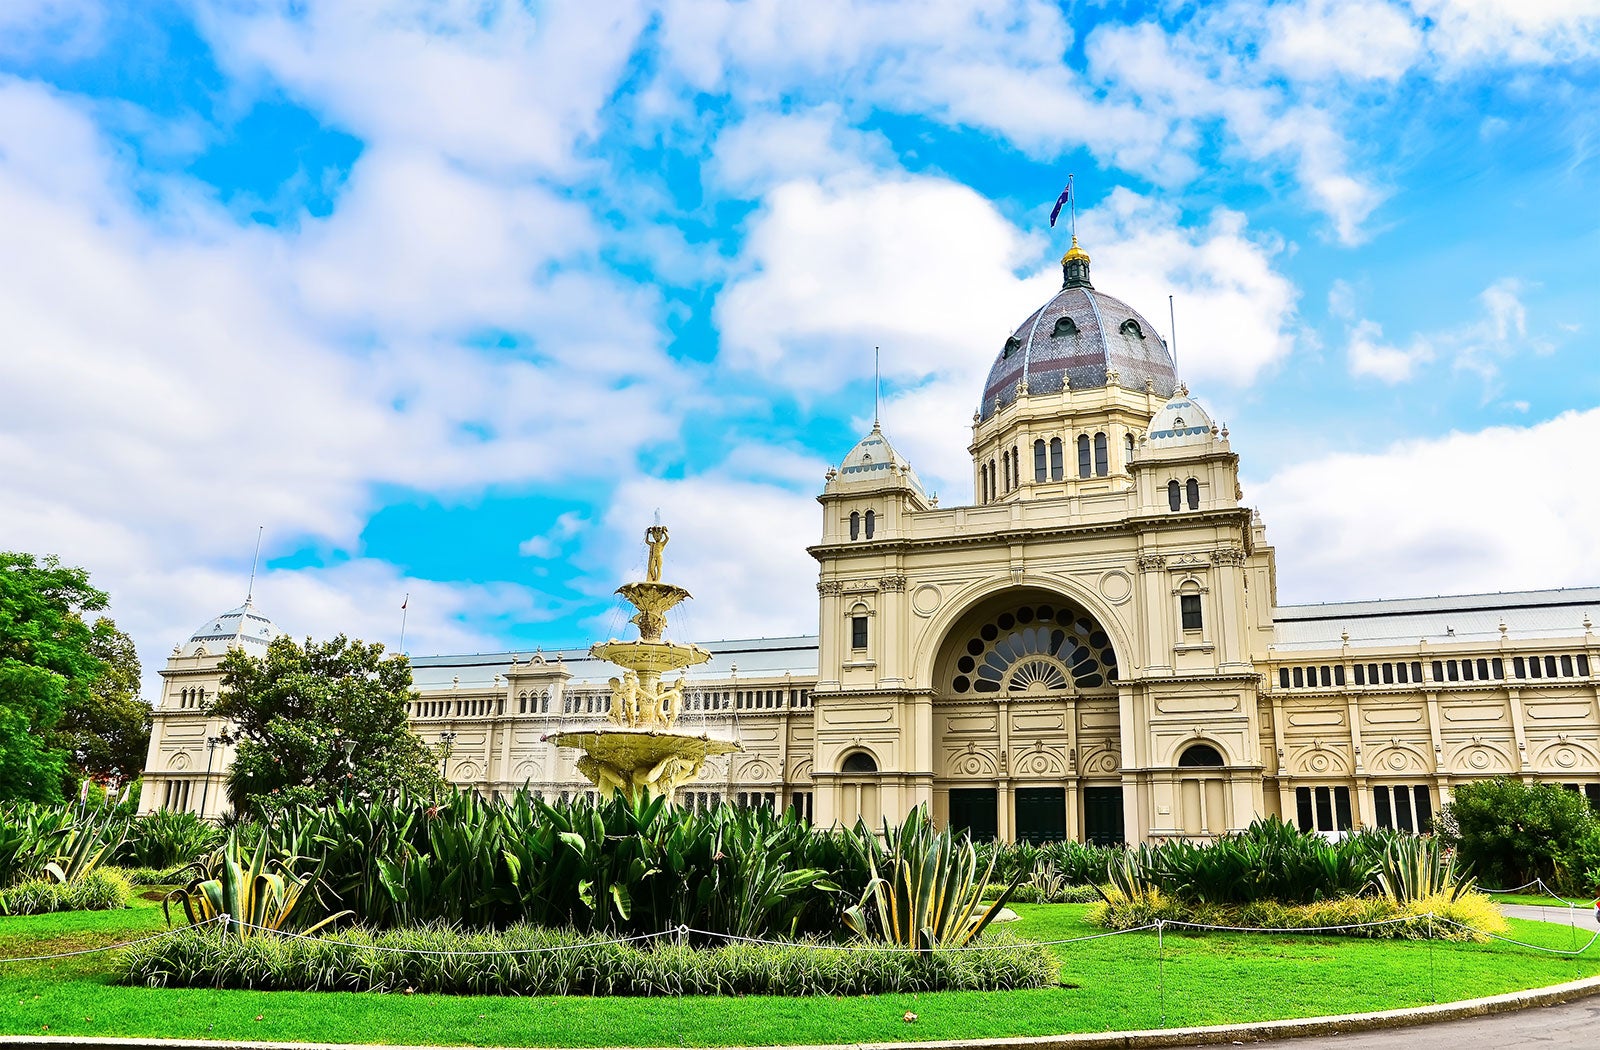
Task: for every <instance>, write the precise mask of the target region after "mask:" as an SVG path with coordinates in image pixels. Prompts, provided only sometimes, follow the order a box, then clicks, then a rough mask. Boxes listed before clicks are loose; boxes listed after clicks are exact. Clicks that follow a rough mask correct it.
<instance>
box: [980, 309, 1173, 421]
mask: <svg viewBox="0 0 1600 1050" xmlns="http://www.w3.org/2000/svg"><path fill="white" fill-rule="evenodd" d="M1112 371H1115V372H1116V383H1115V385H1116V386H1120V387H1123V388H1124V389H1127V390H1136V391H1140V392H1143V390H1144V389H1145V383H1146V382H1149V383H1150V384H1151V385H1152V386H1153V387H1154V389H1155V392H1156V393H1157V394H1159V395H1160V396H1162V397H1170V396H1172V394H1173V393H1174V392H1175V391H1176V390H1177V387H1178V381H1177V375H1176V372H1175V370H1174V368H1173V365H1172V357H1171V355H1170V354H1169V353H1168V352H1167V344H1166V341H1165V340H1163V339H1162V338H1161V335H1160V333H1159V332H1157V331H1156V327H1155V325H1153V324H1151V323H1150V322H1149V321H1148V320H1146V319H1145V318H1144V316H1143V315H1141V314H1140V313H1139V312H1138V311H1137V310H1135V309H1134V308H1133V307H1131V306H1129V305H1128V304H1127V303H1125V302H1123V301H1122V300H1121V299H1118V298H1116V297H1114V296H1110V295H1106V294H1105V293H1104V292H1100V291H1096V290H1095V289H1094V288H1092V287H1090V286H1088V285H1087V284H1073V285H1069V286H1068V287H1065V288H1062V289H1061V290H1060V291H1059V292H1057V293H1056V294H1055V295H1053V296H1051V298H1050V301H1049V302H1047V303H1045V304H1044V305H1043V306H1041V307H1040V308H1039V309H1037V310H1035V311H1034V312H1033V313H1031V314H1029V315H1028V319H1027V320H1025V321H1023V322H1022V324H1021V326H1019V327H1018V328H1017V330H1016V331H1015V332H1014V333H1013V334H1012V335H1011V337H1010V338H1009V339H1007V340H1006V344H1005V346H1004V347H1002V348H1001V351H1000V354H999V356H998V357H996V358H995V361H994V364H993V366H991V367H990V369H989V378H988V380H987V381H986V382H985V383H984V385H983V403H982V404H981V405H979V406H978V413H979V415H980V416H981V417H982V418H984V419H988V418H989V417H990V416H992V415H993V414H994V410H995V403H996V402H997V401H998V402H999V403H1001V404H1009V403H1010V402H1011V401H1013V400H1014V399H1015V398H1016V396H1017V384H1018V383H1020V382H1021V381H1022V380H1023V379H1024V378H1026V379H1027V381H1028V391H1029V393H1034V394H1046V393H1054V392H1056V391H1059V390H1061V389H1062V386H1063V385H1064V383H1065V382H1066V381H1069V380H1070V382H1071V384H1072V388H1073V389H1074V390H1083V389H1090V388H1097V387H1104V386H1107V385H1111V384H1110V383H1109V380H1108V376H1109V374H1110V373H1111V372H1112Z"/></svg>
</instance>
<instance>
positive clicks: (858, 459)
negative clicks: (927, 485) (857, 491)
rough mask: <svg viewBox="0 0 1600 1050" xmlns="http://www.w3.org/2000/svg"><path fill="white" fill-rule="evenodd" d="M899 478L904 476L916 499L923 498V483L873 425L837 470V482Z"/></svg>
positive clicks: (875, 424) (880, 428) (878, 426)
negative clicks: (916, 496)
mask: <svg viewBox="0 0 1600 1050" xmlns="http://www.w3.org/2000/svg"><path fill="white" fill-rule="evenodd" d="M900 475H903V476H904V479H905V483H906V484H907V485H909V486H910V487H911V488H912V489H913V490H914V491H915V492H916V493H917V495H919V496H922V497H923V498H926V496H927V494H926V493H925V492H923V489H922V479H920V478H918V477H917V472H916V471H915V470H913V469H912V468H911V464H910V463H907V462H906V461H905V459H903V458H902V457H901V455H900V453H898V452H896V451H895V450H894V446H893V445H891V444H889V439H888V438H886V437H884V436H883V428H882V427H881V426H880V425H879V424H877V423H873V424H872V433H870V434H868V435H867V436H866V437H864V438H862V439H861V440H860V441H858V442H856V447H855V448H853V449H851V450H850V454H849V455H848V456H846V457H844V462H843V463H842V464H840V466H839V480H840V481H888V480H890V479H892V478H894V477H896V476H900Z"/></svg>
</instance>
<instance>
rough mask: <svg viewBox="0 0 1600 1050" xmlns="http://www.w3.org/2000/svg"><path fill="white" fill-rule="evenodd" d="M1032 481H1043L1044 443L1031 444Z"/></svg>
mask: <svg viewBox="0 0 1600 1050" xmlns="http://www.w3.org/2000/svg"><path fill="white" fill-rule="evenodd" d="M1033 480H1034V481H1043V480H1044V442H1043V441H1035V442H1034V443H1033Z"/></svg>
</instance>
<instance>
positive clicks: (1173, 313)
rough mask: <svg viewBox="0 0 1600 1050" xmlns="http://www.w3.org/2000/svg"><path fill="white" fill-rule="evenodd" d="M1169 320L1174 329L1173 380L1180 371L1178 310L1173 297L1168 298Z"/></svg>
mask: <svg viewBox="0 0 1600 1050" xmlns="http://www.w3.org/2000/svg"><path fill="white" fill-rule="evenodd" d="M1167 320H1168V322H1169V323H1170V324H1171V327H1172V371H1173V378H1174V379H1176V378H1177V371H1178V308H1177V307H1176V306H1174V305H1172V296H1170V295H1169V296H1167Z"/></svg>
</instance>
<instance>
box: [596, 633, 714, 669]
mask: <svg viewBox="0 0 1600 1050" xmlns="http://www.w3.org/2000/svg"><path fill="white" fill-rule="evenodd" d="M589 651H590V652H591V653H593V654H594V655H595V656H596V657H598V658H599V659H601V660H605V661H606V662H607V663H613V664H617V665H618V666H620V667H626V668H627V669H629V670H631V671H637V672H639V673H640V674H645V673H653V674H658V675H659V674H663V673H665V672H667V671H678V670H682V669H683V668H685V667H693V666H694V665H695V664H703V663H705V662H706V661H707V660H709V659H711V654H710V653H709V652H707V651H706V650H704V649H702V648H700V647H699V646H698V645H685V644H683V643H680V642H647V641H642V640H641V641H637V642H618V641H610V642H600V643H598V644H596V645H594V646H593V647H591V648H590V650H589Z"/></svg>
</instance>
